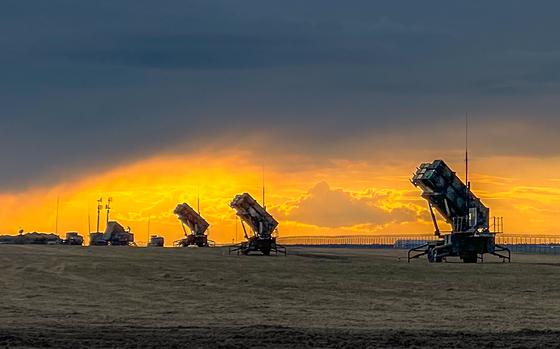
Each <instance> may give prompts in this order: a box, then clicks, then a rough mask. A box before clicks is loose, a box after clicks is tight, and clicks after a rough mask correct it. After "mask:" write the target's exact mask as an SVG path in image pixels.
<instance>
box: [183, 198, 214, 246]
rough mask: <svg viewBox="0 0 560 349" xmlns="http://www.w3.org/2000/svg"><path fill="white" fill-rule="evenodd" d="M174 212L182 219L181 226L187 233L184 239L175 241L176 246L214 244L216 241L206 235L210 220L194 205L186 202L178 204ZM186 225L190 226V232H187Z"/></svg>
mask: <svg viewBox="0 0 560 349" xmlns="http://www.w3.org/2000/svg"><path fill="white" fill-rule="evenodd" d="M173 213H175V214H176V215H177V218H179V220H180V221H181V226H182V228H183V232H184V233H185V237H184V238H183V239H181V240H178V241H175V243H174V245H175V246H176V247H189V246H198V247H209V246H213V245H214V242H213V241H211V240H208V235H206V231H207V230H208V227H209V226H210V224H208V222H207V221H206V220H205V219H204V218H202V216H201V215H200V214H199V213H198V212H196V211H195V210H194V209H193V208H192V207H190V206H189V205H188V204H186V203H182V204H179V205H177V207H176V208H175V210H174V211H173ZM185 226H187V227H188V228H189V232H187V229H185Z"/></svg>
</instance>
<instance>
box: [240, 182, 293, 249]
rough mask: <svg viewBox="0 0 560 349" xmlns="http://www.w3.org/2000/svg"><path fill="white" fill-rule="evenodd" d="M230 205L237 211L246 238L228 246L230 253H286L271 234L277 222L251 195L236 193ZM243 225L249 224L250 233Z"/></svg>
mask: <svg viewBox="0 0 560 349" xmlns="http://www.w3.org/2000/svg"><path fill="white" fill-rule="evenodd" d="M230 206H231V207H232V208H233V209H235V210H236V211H237V216H238V217H239V219H240V220H241V226H242V227H243V232H244V234H245V239H247V240H246V241H243V242H242V243H240V244H238V245H235V246H232V247H230V249H229V253H230V254H231V253H232V252H237V254H240V253H241V254H245V255H247V254H249V253H251V252H261V253H262V254H263V255H265V256H268V255H270V253H271V252H275V253H276V254H278V253H279V252H280V253H282V254H284V255H286V248H285V247H283V246H280V245H278V244H276V237H275V236H273V234H274V232H275V231H276V227H278V222H277V221H276V220H275V219H274V217H272V216H271V215H270V214H269V213H268V212H266V210H265V209H264V208H263V207H262V206H261V205H259V203H258V202H257V201H256V200H255V199H253V197H251V195H249V194H248V193H244V194H241V195H237V196H236V197H235V198H234V199H233V201H232V202H231V204H230ZM245 225H248V226H249V229H250V230H251V232H250V233H248V232H247V229H246V227H245Z"/></svg>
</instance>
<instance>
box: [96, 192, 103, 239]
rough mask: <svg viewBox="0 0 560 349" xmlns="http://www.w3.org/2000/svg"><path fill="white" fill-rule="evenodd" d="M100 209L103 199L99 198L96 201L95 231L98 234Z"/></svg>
mask: <svg viewBox="0 0 560 349" xmlns="http://www.w3.org/2000/svg"><path fill="white" fill-rule="evenodd" d="M102 208H103V198H102V197H101V198H99V199H98V200H97V230H96V231H95V232H96V233H99V216H100V213H101V209H102Z"/></svg>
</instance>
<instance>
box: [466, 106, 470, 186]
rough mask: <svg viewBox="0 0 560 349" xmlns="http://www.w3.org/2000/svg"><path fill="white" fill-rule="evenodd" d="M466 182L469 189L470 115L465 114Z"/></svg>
mask: <svg viewBox="0 0 560 349" xmlns="http://www.w3.org/2000/svg"><path fill="white" fill-rule="evenodd" d="M465 182H466V184H467V187H470V183H469V114H468V113H465Z"/></svg>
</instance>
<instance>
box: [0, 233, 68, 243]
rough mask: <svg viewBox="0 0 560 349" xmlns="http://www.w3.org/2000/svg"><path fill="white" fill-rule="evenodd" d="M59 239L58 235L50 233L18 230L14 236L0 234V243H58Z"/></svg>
mask: <svg viewBox="0 0 560 349" xmlns="http://www.w3.org/2000/svg"><path fill="white" fill-rule="evenodd" d="M61 241H62V240H61V239H60V237H59V236H58V235H56V234H52V233H37V232H33V233H23V231H20V232H19V234H18V235H15V236H13V235H2V236H0V244H10V245H58V244H60V243H61Z"/></svg>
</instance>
